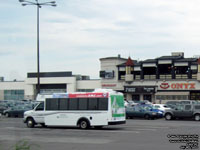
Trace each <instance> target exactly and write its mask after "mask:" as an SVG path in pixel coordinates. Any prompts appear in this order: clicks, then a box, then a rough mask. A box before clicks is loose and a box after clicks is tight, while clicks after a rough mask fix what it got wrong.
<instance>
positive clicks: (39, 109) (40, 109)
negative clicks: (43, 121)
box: [35, 102, 44, 111]
mask: <svg viewBox="0 0 200 150" xmlns="http://www.w3.org/2000/svg"><path fill="white" fill-rule="evenodd" d="M35 110H36V111H42V110H44V102H42V103H40V104H39V105H38V106H37V108H36V109H35Z"/></svg>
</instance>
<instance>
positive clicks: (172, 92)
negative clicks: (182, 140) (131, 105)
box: [0, 52, 200, 103]
mask: <svg viewBox="0 0 200 150" xmlns="http://www.w3.org/2000/svg"><path fill="white" fill-rule="evenodd" d="M100 66H101V70H100V78H101V79H97V80H90V78H89V76H82V75H73V74H72V72H70V71H68V72H43V73H40V84H41V85H40V88H41V90H40V92H41V93H48V94H49V93H54V92H56V93H58V92H62V93H63V92H89V91H92V90H94V89H96V88H106V89H113V90H116V91H120V92H122V93H124V95H125V98H126V100H149V101H152V102H156V103H160V102H161V103H165V102H167V101H168V100H188V99H190V100H200V59H199V57H192V58H185V57H184V53H180V52H178V53H172V55H170V56H161V57H158V58H155V59H147V60H144V61H137V60H132V59H131V58H130V57H129V58H128V59H127V58H121V57H120V55H119V56H117V57H106V58H100ZM36 85H37V73H28V74H27V78H26V79H25V81H21V82H20V81H12V82H7V81H4V78H3V77H0V100H3V99H4V100H9V99H35V97H36Z"/></svg>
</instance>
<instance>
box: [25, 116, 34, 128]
mask: <svg viewBox="0 0 200 150" xmlns="http://www.w3.org/2000/svg"><path fill="white" fill-rule="evenodd" d="M26 125H27V127H28V128H34V126H35V122H34V120H33V119H32V118H28V119H27V121H26Z"/></svg>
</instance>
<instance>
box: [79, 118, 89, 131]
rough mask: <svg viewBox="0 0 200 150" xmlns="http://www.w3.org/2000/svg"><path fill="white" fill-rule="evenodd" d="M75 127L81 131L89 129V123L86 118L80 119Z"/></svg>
mask: <svg viewBox="0 0 200 150" xmlns="http://www.w3.org/2000/svg"><path fill="white" fill-rule="evenodd" d="M77 126H78V127H79V128H81V129H86V128H89V127H90V121H89V120H88V119H87V118H80V119H79V120H78V121H77Z"/></svg>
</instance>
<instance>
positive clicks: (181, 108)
mask: <svg viewBox="0 0 200 150" xmlns="http://www.w3.org/2000/svg"><path fill="white" fill-rule="evenodd" d="M164 116H165V119H166V120H172V119H176V118H194V120H196V121H200V105H194V104H186V105H177V106H176V107H175V108H174V109H170V110H167V111H166V112H165V115H164Z"/></svg>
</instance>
